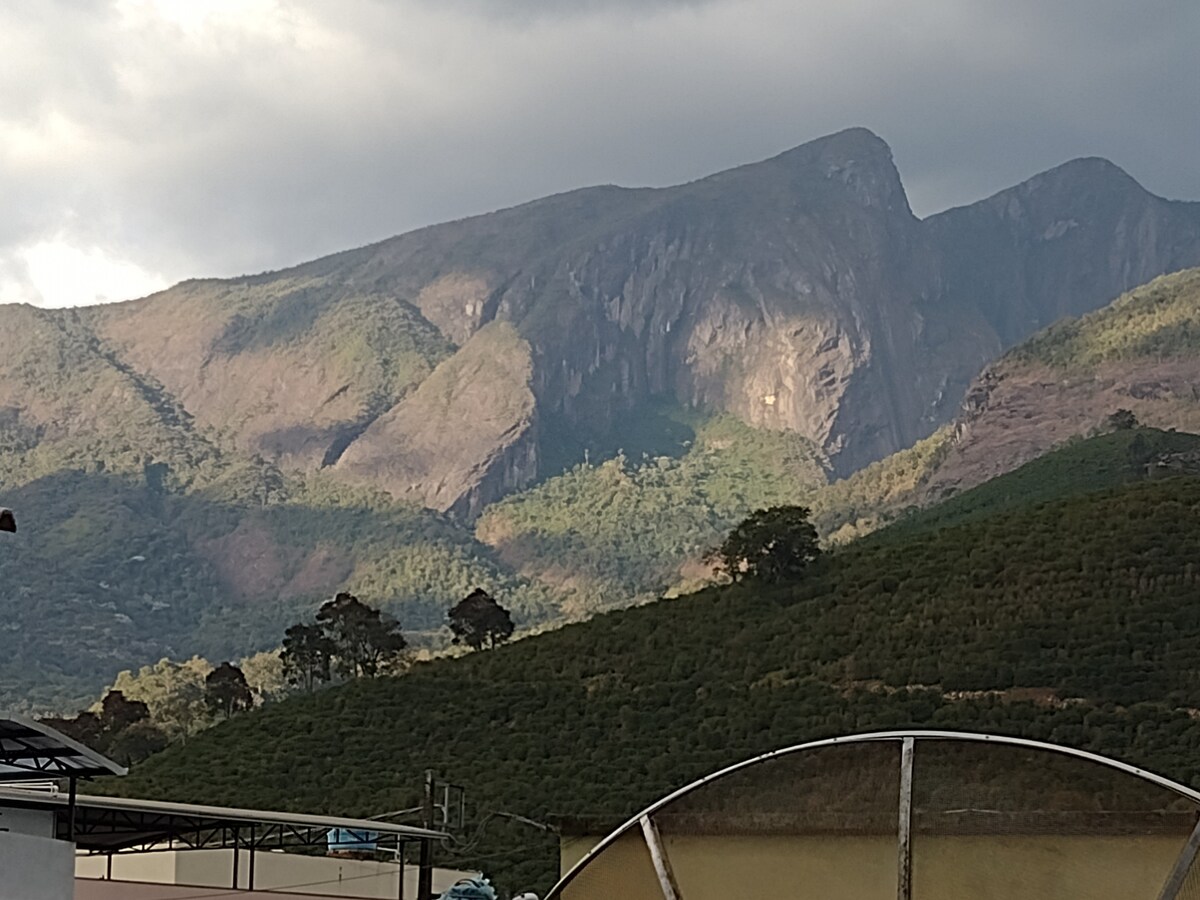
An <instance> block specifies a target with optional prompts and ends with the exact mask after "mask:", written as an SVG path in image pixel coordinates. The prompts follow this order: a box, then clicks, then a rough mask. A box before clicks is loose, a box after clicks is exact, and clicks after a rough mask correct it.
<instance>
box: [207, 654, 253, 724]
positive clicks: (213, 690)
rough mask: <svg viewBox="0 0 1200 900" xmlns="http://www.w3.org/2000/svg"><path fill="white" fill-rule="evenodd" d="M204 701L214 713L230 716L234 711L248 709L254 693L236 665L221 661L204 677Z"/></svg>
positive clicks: (251, 704)
mask: <svg viewBox="0 0 1200 900" xmlns="http://www.w3.org/2000/svg"><path fill="white" fill-rule="evenodd" d="M204 702H205V703H206V704H208V708H209V709H211V710H212V711H213V712H214V713H220V714H221V715H223V716H224V717H225V718H227V719H228V718H230V717H231V716H233V714H234V713H238V712H241V711H242V710H246V709H250V707H252V706H253V705H254V695H253V694H252V693H250V685H248V684H247V683H246V676H245V674H244V673H243V672H242V670H241V669H239V668H238V667H237V666H235V665H233V664H232V663H227V662H223V663H221V664H220V665H219V666H217V667H216V668H215V669H213V670H212V671H211V672H209V673H208V675H207V676H206V677H205V679H204Z"/></svg>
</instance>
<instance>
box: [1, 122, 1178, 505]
mask: <svg viewBox="0 0 1200 900" xmlns="http://www.w3.org/2000/svg"><path fill="white" fill-rule="evenodd" d="M1195 264H1200V204H1194V203H1174V202H1169V201H1166V200H1162V199H1160V198H1157V197H1154V196H1152V195H1151V194H1149V193H1147V192H1146V191H1144V190H1143V189H1142V188H1141V187H1140V186H1139V185H1138V184H1137V183H1136V182H1135V181H1133V179H1132V178H1130V177H1129V176H1128V175H1126V174H1125V173H1124V172H1122V171H1121V170H1120V169H1118V168H1116V167H1115V166H1113V165H1112V164H1111V163H1107V162H1104V161H1103V160H1077V161H1075V162H1072V163H1068V164H1066V165H1063V166H1060V167H1058V168H1057V169H1054V170H1051V171H1049V172H1046V173H1044V174H1042V175H1039V176H1037V177H1035V178H1033V179H1030V180H1029V181H1027V182H1025V183H1023V184H1021V185H1018V186H1017V187H1014V188H1012V189H1010V190H1007V191H1003V192H1001V193H1000V194H997V195H996V196H994V197H991V198H989V199H987V200H984V201H981V202H980V203H976V204H973V205H971V206H967V207H962V208H960V209H955V210H950V211H948V212H946V213H942V214H941V215H938V216H933V217H931V218H929V219H927V220H924V221H921V220H918V219H917V218H916V217H915V216H914V215H913V214H912V212H911V210H910V209H909V206H908V202H907V199H906V198H905V194H904V189H903V186H902V185H901V182H900V177H899V175H898V173H897V171H896V169H895V166H894V165H893V163H892V159H891V153H890V150H889V149H888V147H887V145H886V144H884V142H883V141H881V140H880V139H879V138H878V137H876V136H875V135H873V134H871V133H870V132H869V131H866V130H864V129H850V130H848V131H844V132H841V133H838V134H835V135H831V136H829V137H826V138H822V139H820V140H817V141H813V142H811V143H809V144H805V145H803V146H801V147H797V148H795V149H793V150H790V151H788V152H786V153H783V154H780V155H779V156H777V157H775V158H773V159H769V160H766V161H764V162H760V163H756V164H753V165H748V166H743V167H740V168H737V169H733V170H730V171H727V172H722V173H719V174H717V175H713V176H711V177H709V178H704V179H701V180H699V181H695V182H692V183H690V184H685V185H680V186H677V187H672V188H665V189H658V190H655V189H639V190H626V189H621V188H616V187H597V188H588V189H584V190H578V191H572V192H570V193H566V194H561V195H557V196H554V197H548V198H545V199H542V200H538V201H535V202H533V203H529V204H525V205H524V206H519V207H515V208H513V209H507V210H503V211H500V212H496V213H492V214H490V215H485V216H478V217H474V218H471V219H464V220H462V221H458V222H451V223H447V224H444V225H438V226H434V227H431V228H424V229H421V230H418V231H414V232H411V233H409V234H405V235H402V236H399V237H396V238H392V239H390V240H387V241H383V242H381V243H379V244H374V245H372V246H369V247H363V248H360V249H357V250H351V251H347V252H345V253H340V254H336V255H334V256H330V257H326V258H323V259H320V260H316V261H314V262H311V263H307V264H305V265H302V266H298V267H296V268H294V269H290V270H287V271H283V272H275V273H267V274H263V275H257V276H252V277H246V278H240V279H231V280H228V281H195V282H186V283H184V284H181V285H179V286H177V287H175V288H172V289H171V290H169V291H166V292H164V293H162V294H159V295H156V296H154V297H151V298H147V299H145V300H141V301H135V302H133V303H127V304H117V305H114V306H111V307H104V308H99V309H94V310H89V311H87V312H85V313H82V314H81V315H79V316H76V319H75V324H74V325H73V326H72V327H76V328H78V329H83V330H84V331H87V330H88V329H90V332H89V333H90V334H91V340H92V342H93V343H94V345H95V347H94V350H95V354H96V355H97V358H98V359H101V360H103V361H104V366H105V367H106V368H105V372H106V378H107V379H109V380H110V381H111V382H112V384H113V385H120V390H122V391H128V392H131V393H130V394H128V395H121V396H123V397H126V399H127V398H128V396H135V395H141V396H143V397H147V398H149V401H150V403H151V406H152V407H154V409H155V410H156V411H157V412H156V414H160V413H161V414H163V415H166V412H170V411H171V410H177V411H178V412H180V413H181V414H185V415H186V416H190V417H194V419H195V422H196V423H198V424H199V425H201V426H204V427H207V428H210V429H214V430H216V431H218V432H220V433H222V434H224V435H226V436H228V437H229V438H230V439H231V440H232V441H233V442H234V443H235V444H236V445H237V446H238V447H239V448H240V449H242V450H245V451H249V452H251V453H254V454H259V455H261V456H263V457H265V458H267V459H269V460H272V461H275V462H277V463H279V464H281V465H284V466H287V467H296V468H305V469H312V468H318V467H323V466H324V467H332V468H334V469H335V470H336V471H339V472H342V473H343V474H346V473H352V474H353V476H354V477H355V478H356V479H359V480H370V479H371V478H374V477H375V476H376V475H378V477H379V478H381V479H382V480H381V481H379V482H377V483H378V484H379V485H380V486H384V487H386V488H387V489H388V490H389V491H391V492H393V493H396V494H397V495H399V496H409V497H412V498H413V499H414V501H418V502H423V503H428V504H429V505H431V506H432V507H434V508H437V509H454V510H456V511H458V512H463V513H464V514H468V515H469V514H471V513H472V511H474V510H477V509H478V507H479V504H480V503H482V502H484V501H485V499H487V498H492V497H495V496H499V495H500V494H501V493H502V492H503V491H505V490H511V489H513V488H514V487H516V486H519V485H522V484H525V483H527V482H528V481H529V480H530V479H532V478H533V477H535V476H536V475H537V474H538V473H537V471H536V470H537V463H538V460H537V451H536V450H535V449H534V446H533V444H532V442H531V441H532V438H531V437H530V436H531V435H534V433H535V430H536V429H535V423H536V420H537V417H538V416H539V415H540V416H544V417H552V418H553V419H554V420H555V421H556V422H559V421H562V422H565V423H566V425H567V427H575V428H580V429H587V430H589V431H592V432H595V431H597V430H604V429H611V430H614V431H615V432H617V434H616V437H617V439H618V441H619V439H620V429H621V427H622V421H623V417H624V416H625V414H626V413H627V412H628V411H629V410H631V409H633V408H635V407H637V406H638V405H639V404H642V403H645V402H646V401H648V400H659V399H672V400H674V401H677V402H679V403H682V404H686V405H690V406H696V407H703V408H706V409H710V410H714V411H726V412H730V413H732V414H734V415H736V416H738V417H739V418H741V419H742V420H744V421H746V422H748V423H751V424H754V425H758V426H762V427H767V428H779V429H788V430H794V431H797V432H799V433H801V434H803V435H804V436H806V437H807V438H809V439H811V440H812V441H813V442H815V443H816V444H817V445H819V446H820V447H822V448H823V449H824V451H825V452H826V454H827V455H828V456H829V457H830V459H831V460H832V462H833V464H834V467H835V470H836V472H837V473H839V474H845V473H847V472H850V471H852V470H854V469H857V468H859V467H861V466H862V465H864V464H865V463H868V462H871V461H873V460H877V459H880V458H881V457H883V456H885V455H887V454H888V453H890V452H892V451H895V450H898V449H900V448H903V447H906V446H909V445H911V444H912V443H913V442H914V441H916V440H918V439H920V438H922V437H924V436H926V435H928V434H930V433H931V432H932V431H933V430H934V428H936V427H937V426H938V425H940V424H942V423H944V422H946V421H948V420H949V419H951V418H952V417H953V416H954V414H955V413H956V411H957V410H958V409H959V406H960V402H961V401H962V400H963V398H964V396H965V395H966V392H967V389H968V386H969V385H970V383H971V380H972V378H973V377H974V376H975V375H976V374H977V373H978V372H979V371H980V370H981V369H982V368H983V367H984V366H985V365H986V364H987V363H989V362H990V361H992V360H994V359H995V358H996V357H997V356H998V355H999V354H1000V353H1001V352H1002V351H1003V350H1004V349H1005V348H1007V347H1009V346H1012V345H1013V344H1015V343H1017V342H1019V341H1020V340H1022V339H1023V338H1025V337H1027V336H1028V335H1030V334H1031V333H1033V332H1034V331H1035V330H1037V329H1038V328H1041V327H1043V326H1044V325H1046V324H1048V323H1050V322H1052V321H1054V320H1056V319H1058V318H1060V317H1061V316H1063V315H1075V314H1079V313H1081V312H1084V311H1087V310H1089V309H1095V308H1097V307H1099V306H1102V305H1103V304H1105V303H1107V302H1108V301H1109V300H1111V299H1112V298H1113V297H1115V296H1116V295H1117V294H1119V293H1120V292H1121V291H1122V290H1126V289H1128V288H1131V287H1133V286H1135V285H1136V284H1138V283H1141V282H1143V281H1146V280H1148V279H1149V278H1150V277H1153V276H1154V275H1157V274H1159V273H1162V272H1166V271H1170V270H1173V269H1178V268H1181V267H1184V266H1187V265H1195ZM67 317H68V314H66V313H63V314H58V313H48V314H45V315H43V316H41V319H39V321H38V323H37V324H31V325H30V326H29V327H30V328H31V329H33V330H34V332H35V333H41V332H42V331H45V329H46V328H48V327H51V325H52V324H53V322H59V323H62V322H65V321H66V319H67ZM497 322H499V323H507V325H508V326H509V327H510V328H511V329H515V333H517V334H519V335H520V336H521V338H522V339H523V340H524V342H525V343H526V345H527V346H528V353H527V354H526V355H525V356H524V357H523V358H524V360H525V362H523V363H522V364H521V365H527V366H528V372H527V373H526V372H525V370H524V369H522V370H521V372H519V373H518V372H517V371H516V370H515V369H507V370H504V371H497V372H496V373H495V376H496V377H495V379H494V381H492V382H491V383H487V384H485V383H484V382H487V381H489V377H490V376H489V373H487V372H486V369H487V366H486V363H485V362H484V361H483V360H482V358H481V357H480V356H479V355H478V353H477V352H476V351H475V350H471V349H468V348H470V347H471V345H472V342H473V341H474V338H475V336H478V335H479V334H481V333H483V331H486V330H487V329H488V328H489V323H497ZM33 340H37V338H36V337H35V338H33ZM455 344H463V345H465V346H464V348H463V349H462V350H461V351H459V353H460V354H465V356H463V358H462V359H461V360H459V361H458V363H456V364H455V366H453V367H451V368H449V369H445V370H442V369H440V368H439V371H444V372H451V371H453V372H455V373H456V374H455V375H453V376H452V378H451V380H453V381H454V383H455V385H456V387H455V390H456V396H457V397H459V398H461V399H460V400H459V401H457V402H454V403H450V402H447V403H442V402H441V401H440V400H436V398H435V396H434V395H435V394H436V392H437V390H438V389H437V388H436V387H435V386H431V387H429V388H428V389H426V387H425V384H426V383H427V381H428V379H429V378H430V377H432V376H431V375H430V373H431V372H433V371H434V368H435V366H439V364H440V365H441V366H445V365H447V363H446V360H447V358H448V357H449V356H450V354H452V353H453V352H454V345H455ZM448 377H451V376H447V375H444V374H443V376H442V378H441V380H439V381H435V382H434V385H437V384H441V383H443V382H444V380H445V379H446V378H448ZM472 379H475V380H472ZM477 381H478V383H477ZM105 383H108V382H107V381H106V382H105ZM506 390H511V391H513V392H514V393H513V394H512V395H511V396H503V394H504V391H506ZM1139 390H1141V389H1139ZM418 394H420V398H419V399H418V396H417V395H418ZM24 396H25V399H17V398H16V397H15V395H13V394H12V392H11V391H5V390H4V389H3V386H2V385H0V404H3V405H5V406H9V407H12V408H13V409H14V410H16V412H15V413H14V415H15V416H17V417H19V419H20V421H21V422H23V423H27V424H29V425H31V426H32V427H34V428H47V429H54V428H58V429H67V430H70V429H79V428H87V427H91V426H90V425H89V424H88V423H89V422H90V421H91V420H90V419H89V418H88V411H87V409H86V408H79V407H78V404H75V405H74V406H72V407H71V408H70V410H67V409H66V408H63V409H51V408H50V407H53V406H54V402H53V400H52V399H51V400H48V401H47V403H48V406H47V405H46V404H43V403H42V402H41V401H40V400H39V401H37V402H36V403H34V401H33V400H31V399H29V398H30V397H31V395H30V394H29V393H28V392H26V393H25V395H24ZM484 396H486V397H488V398H489V399H488V401H487V402H488V403H490V404H494V405H495V406H496V407H497V408H498V409H499V410H502V411H507V412H505V414H501V415H499V416H498V418H496V419H495V420H494V421H492V420H488V421H487V422H486V423H485V427H484V428H483V429H482V430H479V431H478V432H476V433H475V434H474V435H472V436H471V437H469V439H466V440H465V444H464V445H463V446H460V445H459V444H460V439H462V437H463V436H462V435H460V434H458V433H457V432H456V431H455V429H459V428H462V427H464V426H467V425H471V424H474V423H472V422H471V421H470V416H471V415H474V414H475V413H477V412H478V410H479V409H481V408H482V406H481V403H482V401H481V400H479V399H478V398H481V397H484ZM530 396H532V398H533V401H532V402H533V406H532V407H528V408H527V406H528V403H529V398H530ZM472 398H474V399H472ZM118 400H120V397H118V398H115V399H112V400H111V402H109V404H108V405H110V406H114V405H115V406H116V407H121V405H122V403H124V402H125V401H123V400H122V401H121V402H117V401H118ZM409 400H411V401H412V402H411V403H410V402H409ZM979 401H980V398H979V397H972V398H971V399H970V400H969V403H972V404H974V403H977V402H979ZM988 402H990V401H988ZM459 404H462V405H461V406H460V405H459ZM125 405H128V404H127V403H126V404H125ZM34 406H38V409H37V410H35V409H34ZM43 406H45V408H44V409H43V408H42V407H43ZM164 410H166V412H163V411H164ZM508 413H511V415H509V414H508ZM171 415H174V413H173V412H172V413H171ZM440 415H448V416H451V418H450V419H447V420H446V421H445V422H443V423H441V425H440V427H441V429H442V430H443V431H444V432H446V435H443V436H438V437H437V439H436V440H435V438H434V435H433V431H434V430H435V428H436V427H437V421H436V420H435V419H432V418H429V417H431V416H440ZM456 416H457V417H458V418H454V417H456ZM168 418H170V416H168ZM513 429H516V431H513ZM384 435H387V436H388V437H386V438H385V437H384ZM417 435H419V436H420V440H419V441H418V440H417V437H416V436H417ZM402 438H403V439H402ZM485 440H491V441H493V443H492V444H490V445H489V446H488V447H486V448H485V447H484V446H483V443H481V442H483V441H485ZM414 442H415V443H414ZM448 450H453V451H454V452H452V453H450V454H449V455H448V456H445V458H444V459H442V460H441V461H437V462H435V460H434V457H435V456H437V455H438V454H441V453H443V451H448ZM404 453H415V454H417V456H416V457H414V458H413V459H405V458H401V456H402V454H404ZM452 470H453V471H452ZM371 473H374V474H371ZM426 479H431V480H428V481H427V480H426Z"/></svg>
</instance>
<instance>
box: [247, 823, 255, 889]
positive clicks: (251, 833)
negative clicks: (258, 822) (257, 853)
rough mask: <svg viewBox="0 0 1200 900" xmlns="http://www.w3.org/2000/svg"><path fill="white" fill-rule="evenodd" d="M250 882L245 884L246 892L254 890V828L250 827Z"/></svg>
mask: <svg viewBox="0 0 1200 900" xmlns="http://www.w3.org/2000/svg"><path fill="white" fill-rule="evenodd" d="M249 874H250V880H249V882H248V883H247V884H246V889H247V890H251V891H252V890H254V826H253V825H251V826H250V873H249Z"/></svg>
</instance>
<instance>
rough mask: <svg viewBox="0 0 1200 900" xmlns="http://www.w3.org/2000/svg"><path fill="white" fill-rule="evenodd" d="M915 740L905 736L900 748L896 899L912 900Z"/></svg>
mask: <svg viewBox="0 0 1200 900" xmlns="http://www.w3.org/2000/svg"><path fill="white" fill-rule="evenodd" d="M915 750H916V741H914V740H913V739H912V738H911V737H906V738H905V739H904V741H903V743H902V744H901V749H900V804H899V809H900V818H899V821H898V823H897V826H898V827H897V830H896V900H912V790H913V754H914V752H915Z"/></svg>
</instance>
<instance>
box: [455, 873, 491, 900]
mask: <svg viewBox="0 0 1200 900" xmlns="http://www.w3.org/2000/svg"><path fill="white" fill-rule="evenodd" d="M442 900H496V892H495V891H494V890H492V886H491V885H490V884H488V881H487V879H486V878H464V879H463V880H462V881H460V882H458V883H457V884H456V885H454V887H452V888H450V890H448V891H446V893H444V894H442Z"/></svg>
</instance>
